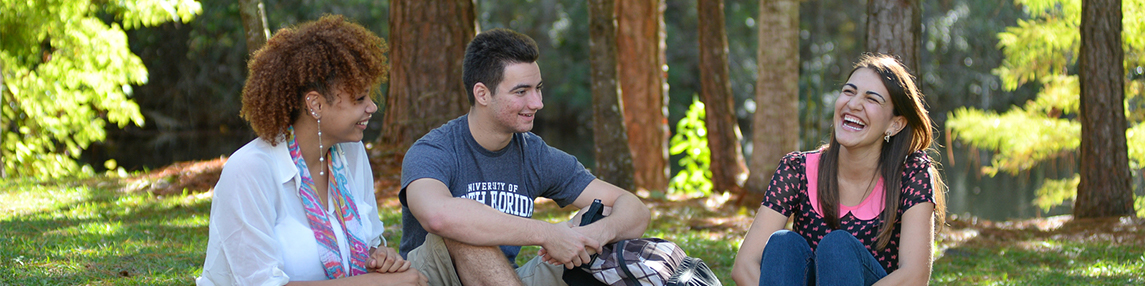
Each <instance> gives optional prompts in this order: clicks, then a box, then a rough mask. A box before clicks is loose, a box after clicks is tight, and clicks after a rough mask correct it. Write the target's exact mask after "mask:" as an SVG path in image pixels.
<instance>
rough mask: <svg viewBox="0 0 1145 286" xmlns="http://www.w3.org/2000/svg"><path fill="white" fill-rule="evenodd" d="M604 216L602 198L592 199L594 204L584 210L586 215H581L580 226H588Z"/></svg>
mask: <svg viewBox="0 0 1145 286" xmlns="http://www.w3.org/2000/svg"><path fill="white" fill-rule="evenodd" d="M602 218H604V203H601V202H600V199H594V200H592V205H589V206H588V211H585V212H584V216H581V217H580V226H586V225H588V224H590V223H594V222H596V221H598V220H600V219H602Z"/></svg>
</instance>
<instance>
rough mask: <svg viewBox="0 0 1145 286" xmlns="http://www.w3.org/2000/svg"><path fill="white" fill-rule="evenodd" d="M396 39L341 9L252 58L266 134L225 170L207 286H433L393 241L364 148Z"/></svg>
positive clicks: (245, 112) (247, 91)
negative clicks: (386, 235) (347, 17)
mask: <svg viewBox="0 0 1145 286" xmlns="http://www.w3.org/2000/svg"><path fill="white" fill-rule="evenodd" d="M384 52H385V43H384V42H382V40H381V39H380V38H378V37H377V36H376V35H374V34H373V33H372V32H370V31H368V30H366V29H365V28H363V27H362V26H359V25H357V24H353V23H349V22H346V21H344V20H343V19H342V17H340V16H325V17H322V19H320V20H318V21H314V22H309V23H304V24H301V25H299V26H297V27H293V28H286V29H282V30H280V31H278V32H277V33H275V35H274V37H272V38H270V40H269V41H268V42H267V44H266V46H265V47H263V48H262V49H260V50H258V51H257V52H256V53H255V55H254V56H253V57H252V58H251V61H250V64H249V66H250V73H249V78H248V79H247V82H246V86H245V87H244V88H243V98H242V103H243V106H242V112H241V113H242V116H243V118H244V119H246V120H247V121H249V122H250V124H251V127H252V128H253V129H254V131H255V132H256V133H258V138H256V139H254V140H253V141H251V142H250V143H248V144H247V145H246V146H243V147H242V148H240V149H239V150H238V151H235V153H234V154H232V155H231V157H230V159H228V160H227V163H226V165H225V166H224V167H223V172H222V175H221V176H220V178H219V182H218V184H217V185H215V190H214V197H213V198H212V201H211V222H210V234H209V241H208V242H207V253H206V260H205V262H204V263H203V273H202V275H201V277H199V278H198V279H197V280H196V283H197V284H199V285H256V284H257V285H285V284H292V285H294V284H321V285H341V284H360V285H377V284H382V283H385V284H386V285H425V277H424V276H422V275H421V274H420V273H418V271H416V270H414V269H413V268H411V267H410V263H409V262H408V261H405V260H403V259H402V258H401V256H399V255H397V253H396V252H395V251H394V250H393V249H390V248H389V247H387V246H386V245H385V241H384V239H383V238H382V236H381V235H382V231H383V230H385V228H384V227H383V226H382V221H381V220H380V219H379V217H378V206H377V202H376V201H375V200H374V179H373V173H372V172H371V170H370V164H369V158H368V156H367V154H366V149H365V148H364V147H363V145H362V142H361V141H362V136H363V131H364V130H365V129H366V124H367V122H368V121H369V119H370V117H371V115H372V114H373V113H374V112H375V111H377V110H378V106H377V105H376V104H374V101H373V100H372V99H371V98H370V96H369V95H370V92H371V90H373V89H374V88H375V87H376V86H377V85H378V84H379V83H380V82H381V81H382V80H384V79H385V78H386V75H387V73H388V71H389V70H388V67H387V66H386V58H385V56H384Z"/></svg>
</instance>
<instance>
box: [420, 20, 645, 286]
mask: <svg viewBox="0 0 1145 286" xmlns="http://www.w3.org/2000/svg"><path fill="white" fill-rule="evenodd" d="M538 56H539V52H538V51H537V45H536V43H535V42H534V41H533V39H531V38H529V37H528V36H525V35H522V34H520V33H517V32H514V31H510V30H505V29H493V30H490V31H486V32H483V33H481V34H478V35H477V36H476V37H475V38H474V39H473V41H472V42H470V43H469V46H468V47H467V49H466V51H465V62H464V81H465V86H466V89H467V92H468V97H469V103H470V109H469V113H468V114H466V115H463V116H461V117H458V118H457V119H454V120H452V121H450V122H448V123H446V124H445V125H442V126H441V127H438V128H437V129H434V130H432V131H430V132H429V134H426V135H425V136H424V137H422V138H421V139H419V140H418V141H417V142H416V143H414V145H413V146H412V147H410V150H409V151H408V152H407V153H406V156H405V160H404V162H403V164H402V191H401V193H399V195H398V196H399V198H400V199H401V202H402V228H403V234H402V241H401V246H400V252H401V254H402V255H403V256H405V257H407V258H408V260H410V261H411V262H412V263H413V266H414V267H415V268H417V269H418V270H420V271H422V272H423V273H424V274H425V275H426V276H427V277H428V278H429V281H430V283H429V284H430V285H461V284H465V285H563V284H564V282H563V281H562V280H561V274H563V271H564V270H563V269H566V268H572V267H574V266H579V265H581V264H584V263H587V262H588V261H589V255H590V253H593V252H595V251H597V250H599V249H600V246H601V245H603V244H606V243H609V242H613V241H617V240H620V239H628V238H637V237H640V236H641V235H643V233H644V229H645V228H646V227H647V226H648V220H649V217H650V214H649V211H648V207H646V206H645V205H644V204H643V203H642V202H641V201H640V199H639V198H637V197H636V196H634V195H632V194H631V193H629V192H627V191H625V190H623V189H620V188H618V187H616V186H613V185H611V184H609V183H606V182H604V181H601V180H598V179H596V178H595V177H594V176H593V175H592V174H590V173H589V172H588V170H586V169H585V168H584V166H583V165H581V164H580V163H579V162H577V160H576V158H575V157H573V156H571V155H569V154H567V153H565V152H563V151H561V150H557V149H556V148H553V147H550V146H548V145H547V144H545V142H544V140H542V139H541V138H540V137H538V136H537V135H535V134H533V133H531V132H529V131H530V130H532V128H533V122H534V120H535V117H536V114H537V111H539V110H541V108H543V107H544V103H543V102H542V95H541V88H542V86H543V82H542V80H541V71H540V67H539V66H538V65H537V63H536V60H537V57H538ZM537 197H545V198H549V199H552V200H554V201H556V203H557V204H559V205H560V206H562V207H563V206H566V205H570V204H571V205H574V206H576V207H578V208H582V209H583V208H585V207H587V206H589V205H590V204H591V203H592V201H593V200H594V199H600V200H601V201H602V202H603V203H604V205H605V206H608V207H610V208H609V209H610V211H611V214H610V215H609V216H608V217H606V218H604V219H602V220H600V221H598V222H596V223H593V224H591V225H588V226H585V227H579V226H574V225H573V224H572V223H569V222H562V223H549V222H545V221H541V220H535V219H532V215H533V201H534V200H535V199H536V198H537ZM524 245H537V246H541V247H542V250H541V253H542V255H540V256H538V257H537V258H535V259H533V260H531V261H529V262H528V263H526V264H524V265H521V266H520V267H517V266H516V263H515V262H514V261H515V259H516V256H517V254H518V253H519V252H520V250H521V246H524ZM546 261H547V262H546Z"/></svg>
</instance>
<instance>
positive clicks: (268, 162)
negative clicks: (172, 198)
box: [195, 138, 385, 285]
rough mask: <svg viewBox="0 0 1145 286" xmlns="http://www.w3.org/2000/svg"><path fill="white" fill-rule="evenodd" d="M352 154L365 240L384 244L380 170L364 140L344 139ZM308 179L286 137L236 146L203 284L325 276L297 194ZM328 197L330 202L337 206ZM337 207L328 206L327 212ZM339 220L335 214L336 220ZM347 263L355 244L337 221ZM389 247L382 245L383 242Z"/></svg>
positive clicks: (214, 211)
mask: <svg viewBox="0 0 1145 286" xmlns="http://www.w3.org/2000/svg"><path fill="white" fill-rule="evenodd" d="M338 146H339V147H340V148H338V149H341V152H344V154H345V158H346V161H347V162H346V164H345V165H346V170H348V171H349V174H346V175H347V178H348V179H349V181H350V185H349V186H347V187H348V188H347V189H349V190H350V192H351V193H352V195H353V196H354V200H355V203H356V207H357V208H358V213H359V214H361V219H362V228H361V230H362V231H363V233H364V234H365V236H364V237H363V238H362V239H365V240H366V241H367V244H368V246H370V247H377V246H378V245H382V244H383V243H384V241H383V239H384V238H382V237H381V235H382V231H384V230H385V228H384V227H383V225H382V221H381V220H380V219H379V217H378V207H377V202H376V201H375V200H374V177H373V174H372V173H371V170H370V163H369V158H368V156H367V154H366V149H365V147H363V145H362V143H361V142H352V143H341V144H338ZM301 181H302V179H301V177H300V176H299V173H298V168H297V167H295V165H294V161H293V160H292V159H291V158H290V152H289V151H288V150H287V147H286V143H285V142H282V143H278V145H277V146H271V145H270V143H268V142H266V141H265V140H262V139H259V138H256V139H254V141H251V142H250V143H247V144H246V145H245V146H243V147H242V148H240V149H239V150H238V151H235V153H234V154H232V155H231V157H230V159H228V160H227V163H226V164H225V165H224V166H223V172H222V175H221V176H220V177H219V182H218V184H216V185H215V190H214V197H213V198H212V200H211V217H210V235H209V240H208V242H207V258H206V261H204V262H203V273H202V274H201V275H200V277H198V278H196V279H195V283H196V284H198V285H285V284H286V283H287V282H290V281H292V280H293V281H312V280H325V279H326V272H325V270H323V269H322V263H321V261H319V258H318V257H319V256H318V242H317V240H315V239H314V232H313V231H311V229H310V223H309V222H308V221H307V219H306V212H305V210H304V209H303V208H302V199H301V198H300V197H299V196H298V188H299V183H300V182H301ZM333 205H334V204H333V203H328V204H327V206H333ZM332 210H333V209H332V208H328V210H327V211H328V214H327V215H328V216H329V217H331V218H333V217H335V216H334V215H331V214H329V213H330V212H331V211H332ZM331 221H332V222H333V220H331ZM330 225H331V227H333V228H334V234H335V236H336V238H337V239H338V244H339V248H340V249H341V252H342V257H343V258H342V265H343V267H345V266H346V264H347V263H346V261H347V260H348V259H347V258H348V256H349V245H348V243H347V241H346V238H345V235H344V234H343V232H342V229H341V226H340V225H339V224H338V223H331V224H330ZM383 247H384V246H383Z"/></svg>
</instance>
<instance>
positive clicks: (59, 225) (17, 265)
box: [0, 187, 210, 285]
mask: <svg viewBox="0 0 1145 286" xmlns="http://www.w3.org/2000/svg"><path fill="white" fill-rule="evenodd" d="M62 188H68V187H62ZM14 192H20V191H14ZM27 195H33V194H27ZM85 195H86V197H85V198H83V199H81V200H79V201H76V202H74V203H70V204H67V205H66V206H59V207H55V208H49V209H46V210H39V211H34V212H30V213H23V214H15V215H13V216H10V217H5V218H4V219H3V220H2V223H3V228H2V229H0V237H2V238H0V257H3V261H0V266H2V267H0V268H2V270H0V280H2V281H3V282H5V283H8V284H11V285H38V284H53V285H74V284H89V283H91V284H128V285H131V284H148V285H155V284H167V285H186V284H190V283H192V282H191V279H192V277H193V276H194V275H195V274H197V272H198V271H199V267H200V266H201V264H202V261H203V252H204V249H205V248H206V242H207V241H206V239H207V217H208V214H209V212H210V200H209V199H206V198H198V197H196V196H182V197H180V196H170V197H167V198H157V197H152V196H149V195H147V194H133V193H120V192H117V191H114V190H110V189H109V188H102V187H92V188H88V189H87V192H86V194H85Z"/></svg>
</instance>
